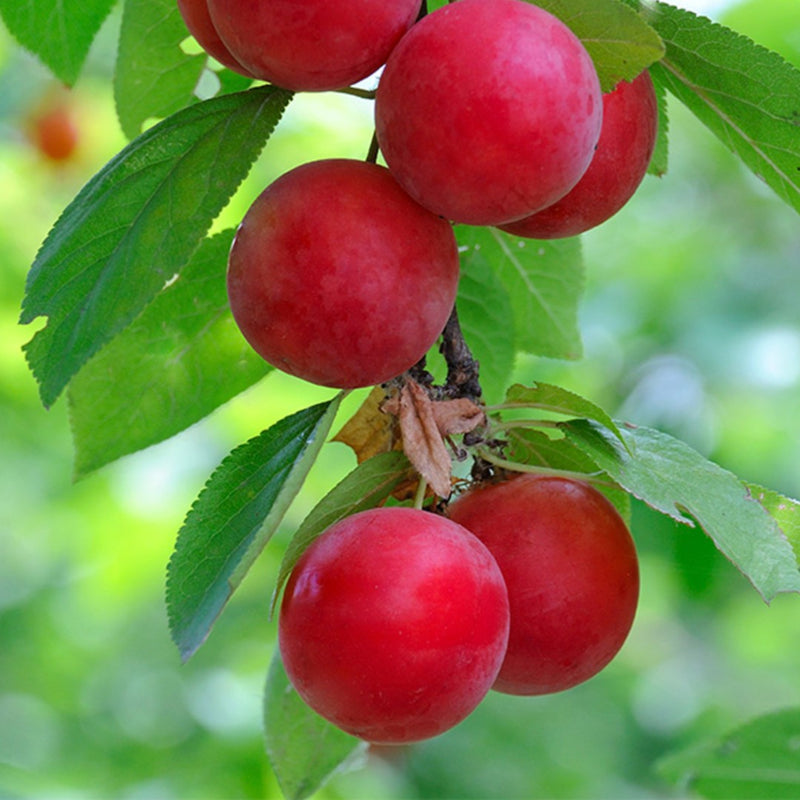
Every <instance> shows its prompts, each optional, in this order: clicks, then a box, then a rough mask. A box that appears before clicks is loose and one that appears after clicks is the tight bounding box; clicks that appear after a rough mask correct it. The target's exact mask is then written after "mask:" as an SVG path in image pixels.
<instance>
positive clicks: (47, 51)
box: [0, 0, 115, 86]
mask: <svg viewBox="0 0 800 800" xmlns="http://www.w3.org/2000/svg"><path fill="white" fill-rule="evenodd" d="M114 3H115V0H0V15H1V16H2V17H3V21H4V22H5V24H6V26H7V27H8V30H9V31H10V32H11V34H12V35H13V36H14V38H15V39H16V40H17V41H18V42H19V43H20V44H21V45H22V46H23V47H25V48H27V49H28V50H30V51H31V52H32V53H35V54H36V55H37V56H38V57H39V58H40V59H41V60H42V62H43V63H44V64H45V65H46V66H47V67H48V68H49V69H50V70H51V71H52V73H53V74H54V75H55V76H56V77H57V78H58V79H59V80H61V81H63V82H64V83H66V84H68V85H70V86H71V85H72V84H74V83H75V81H76V80H77V78H78V75H79V74H80V71H81V67H83V62H84V61H85V60H86V56H87V54H88V52H89V48H90V46H91V44H92V42H93V41H94V37H95V36H96V35H97V32H98V31H99V30H100V26H101V25H102V23H103V20H105V18H106V17H107V16H108V12H109V11H111V8H112V6H113V5H114Z"/></svg>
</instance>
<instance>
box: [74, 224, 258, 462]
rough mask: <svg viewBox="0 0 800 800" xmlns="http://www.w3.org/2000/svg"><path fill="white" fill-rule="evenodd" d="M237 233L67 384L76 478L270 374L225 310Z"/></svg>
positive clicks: (202, 256) (212, 248)
mask: <svg viewBox="0 0 800 800" xmlns="http://www.w3.org/2000/svg"><path fill="white" fill-rule="evenodd" d="M233 234H234V232H233V231H232V230H229V231H225V232H224V233H220V234H217V235H216V236H214V237H213V238H211V239H206V240H205V241H204V242H203V243H202V244H201V246H200V248H199V249H198V250H197V252H196V253H195V254H194V256H193V257H192V259H191V260H190V261H189V263H188V264H187V265H186V267H185V268H184V269H183V270H182V271H181V274H180V276H179V277H178V278H177V279H176V280H175V281H173V282H172V283H170V284H169V286H168V287H167V288H166V289H164V290H163V291H162V292H161V293H160V294H159V295H158V296H157V297H156V299H155V300H153V302H152V303H151V304H150V305H149V306H147V308H146V309H145V310H144V312H142V314H141V315H140V316H139V317H137V318H136V320H135V321H134V322H133V324H132V325H130V326H129V327H127V328H126V329H125V330H124V331H123V332H122V333H121V334H119V336H117V337H116V338H114V339H112V340H111V342H109V344H108V345H106V347H104V348H103V349H102V350H101V351H100V352H99V353H98V354H97V355H96V356H95V357H94V358H93V359H92V360H91V361H90V362H89V363H88V364H87V365H86V366H85V367H84V368H83V369H82V370H81V371H80V372H79V373H78V374H77V375H76V376H75V378H74V379H73V380H72V382H71V383H70V386H69V392H68V397H69V404H70V421H71V426H72V435H73V439H74V442H75V472H76V475H78V476H81V475H85V474H86V473H87V472H90V471H91V470H94V469H98V468H99V467H101V466H103V465H104V464H108V463H110V462H111V461H114V459H116V458H119V457H120V456H124V455H127V454H128V453H134V452H136V451H137V450H141V449H142V448H144V447H148V446H149V445H151V444H155V443H156V442H160V441H163V440H164V439H168V438H169V437H170V436H173V435H175V434H176V433H179V432H180V431H182V430H183V429H184V428H188V427H189V426H190V425H192V424H194V423H195V422H197V421H198V420H200V419H202V418H203V417H205V416H206V415H207V414H209V413H210V412H211V411H213V410H214V409H215V408H217V407H218V406H220V405H222V404H223V403H225V402H226V401H228V400H230V398H232V397H234V396H235V395H237V394H238V393H239V392H241V391H243V390H244V389H246V388H247V387H248V386H250V385H252V384H253V383H255V382H256V381H257V380H259V379H260V378H262V377H263V376H264V375H265V374H266V373H267V372H268V371H269V370H270V369H271V368H270V366H269V365H268V364H267V363H266V362H265V361H264V360H263V359H262V358H261V357H260V356H258V355H257V354H256V353H255V351H254V350H253V349H252V348H251V347H250V345H249V344H247V342H246V341H245V340H244V338H243V337H242V335H241V333H240V332H239V329H238V327H237V326H236V323H235V321H234V319H233V316H232V315H231V312H230V307H229V305H228V296H227V292H226V286H225V265H226V262H227V257H228V250H229V249H230V246H231V241H232V239H233ZM132 365H135V367H134V366H132Z"/></svg>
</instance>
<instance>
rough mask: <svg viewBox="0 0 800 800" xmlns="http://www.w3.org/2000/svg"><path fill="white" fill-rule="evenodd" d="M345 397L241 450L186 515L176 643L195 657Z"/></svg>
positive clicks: (173, 566) (172, 566)
mask: <svg viewBox="0 0 800 800" xmlns="http://www.w3.org/2000/svg"><path fill="white" fill-rule="evenodd" d="M340 401H341V395H340V396H338V397H337V398H336V399H334V400H332V401H330V402H328V403H320V404H318V405H316V406H312V407H311V408H308V409H306V410H305V411H298V412H297V413H295V414H292V416H290V417H287V418H286V419H284V420H281V421H280V422H278V423H276V424H275V425H273V426H272V427H271V428H269V429H268V430H266V431H264V432H263V433H261V434H260V435H259V436H257V437H255V438H254V439H251V440H250V441H248V442H246V443H245V444H243V445H240V446H239V447H237V448H236V449H235V450H233V452H231V453H230V455H229V456H227V458H226V459H225V460H224V461H223V462H222V463H221V464H220V465H219V467H218V468H217V469H216V470H215V471H214V473H213V474H212V476H211V477H210V478H209V481H208V483H207V484H206V486H205V488H204V489H203V491H202V492H201V493H200V495H199V496H198V498H197V500H196V502H195V503H194V505H193V506H192V508H191V510H190V511H189V513H188V514H187V516H186V521H185V522H184V523H183V527H182V528H181V530H180V532H179V533H178V541H177V542H176V544H175V552H174V553H173V555H172V558H171V559H170V562H169V567H168V570H167V609H168V612H169V623H170V629H171V631H172V636H173V639H174V640H175V643H176V644H177V645H178V649H179V650H180V652H181V656H182V657H183V658H184V660H185V659H187V658H189V657H190V656H191V655H192V653H193V652H194V651H195V650H196V649H197V648H198V647H199V646H200V645H201V644H202V643H203V642H204V641H205V639H206V637H207V636H208V633H209V631H210V629H211V626H212V625H213V624H214V621H215V620H216V618H217V617H218V616H219V613H220V612H221V611H222V608H223V607H224V605H225V603H227V602H228V598H229V597H230V596H231V594H232V593H233V592H234V591H235V589H236V588H237V587H238V586H239V584H240V583H241V582H242V579H243V578H244V576H245V574H246V573H247V570H248V569H249V568H250V567H251V566H252V564H253V562H254V561H255V559H256V558H257V556H258V555H259V553H260V552H261V551H262V550H263V548H264V546H265V545H266V543H267V542H268V541H269V539H270V537H271V536H272V534H273V533H274V532H275V529H276V528H277V526H278V524H279V523H280V521H281V519H282V518H283V515H284V513H285V512H286V509H287V508H288V507H289V504H290V503H291V502H292V500H293V499H294V497H295V496H296V494H297V492H298V491H299V490H300V487H301V485H302V483H303V481H304V480H305V477H306V475H307V474H308V470H309V469H310V468H311V465H312V464H313V463H314V459H315V458H316V456H317V454H318V453H319V450H320V448H321V447H322V445H323V444H324V442H325V436H326V434H327V433H328V431H329V430H330V426H331V424H332V422H333V417H334V415H335V413H336V410H337V408H338V406H339V402H340Z"/></svg>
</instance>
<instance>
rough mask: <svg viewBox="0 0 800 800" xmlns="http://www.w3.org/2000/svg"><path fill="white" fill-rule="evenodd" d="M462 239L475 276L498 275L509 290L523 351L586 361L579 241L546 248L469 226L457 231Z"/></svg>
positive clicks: (463, 253) (540, 243)
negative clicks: (580, 305)
mask: <svg viewBox="0 0 800 800" xmlns="http://www.w3.org/2000/svg"><path fill="white" fill-rule="evenodd" d="M456 238H457V239H458V242H459V245H460V246H461V263H462V265H464V268H465V269H466V270H467V271H468V272H470V273H472V274H481V272H482V271H483V272H489V271H494V272H495V273H496V275H497V277H498V278H499V279H500V282H501V283H502V284H503V286H504V287H505V289H506V292H507V294H508V296H509V297H510V299H511V311H512V320H511V322H512V323H513V329H514V333H513V335H514V342H515V344H516V347H517V348H518V349H520V350H525V351H527V352H529V353H533V354H535V355H540V356H548V357H551V358H579V357H580V355H581V350H582V348H581V338H580V332H579V330H578V303H579V300H580V297H581V293H582V291H583V261H582V259H581V247H580V240H579V239H578V238H572V239H554V240H553V241H547V242H544V241H537V240H532V239H520V238H518V237H516V236H512V235H511V234H509V233H504V232H503V231H500V230H497V229H496V228H483V227H478V226H475V227H468V226H465V225H458V226H456ZM505 327H506V329H508V327H509V325H508V323H506V326H505Z"/></svg>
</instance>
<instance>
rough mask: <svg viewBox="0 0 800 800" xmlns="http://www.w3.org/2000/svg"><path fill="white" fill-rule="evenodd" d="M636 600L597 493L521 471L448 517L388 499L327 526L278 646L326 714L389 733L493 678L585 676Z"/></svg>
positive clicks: (283, 619)
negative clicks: (386, 504)
mask: <svg viewBox="0 0 800 800" xmlns="http://www.w3.org/2000/svg"><path fill="white" fill-rule="evenodd" d="M638 597H639V568H638V560H637V555H636V550H635V546H634V543H633V540H632V538H631V536H630V533H629V532H628V529H627V527H626V525H625V523H624V521H623V520H622V518H621V517H620V515H619V514H618V512H617V511H616V509H615V508H614V506H613V505H612V504H611V503H610V502H609V501H608V500H607V499H606V497H605V496H604V495H602V494H601V493H600V492H598V491H597V490H596V489H594V488H592V487H591V486H590V485H589V484H587V483H583V482H581V481H576V480H572V479H565V478H560V477H549V476H547V477H545V476H541V475H531V474H526V475H520V476H518V477H513V478H511V479H509V480H504V481H500V482H497V483H489V484H486V485H483V486H476V487H474V488H471V489H469V490H467V491H466V492H465V493H463V494H462V495H461V496H460V497H459V498H458V499H457V500H455V502H453V503H451V505H450V507H449V511H448V515H447V517H445V516H441V515H438V514H435V513H431V512H428V511H421V510H416V509H410V508H403V507H384V508H379V509H373V510H371V511H362V512H360V513H357V514H354V515H352V516H349V517H346V518H344V519H343V520H340V521H339V522H337V523H334V524H333V525H332V526H331V527H330V528H328V529H327V530H326V531H325V532H324V533H323V534H322V535H321V536H320V537H319V538H318V539H316V540H315V541H314V542H313V543H312V544H311V546H310V547H309V548H308V549H307V550H306V551H305V553H304V554H303V556H302V557H301V559H300V560H299V561H298V563H297V565H296V566H295V568H294V570H293V572H292V574H291V576H290V578H289V581H288V583H287V586H286V590H285V592H284V597H283V602H282V605H281V610H280V617H279V646H280V650H281V655H282V658H283V662H284V666H285V667H286V672H287V674H288V676H289V678H290V680H291V682H292V684H293V685H294V687H295V688H296V689H297V692H298V693H299V694H300V696H301V697H302V698H303V699H304V700H305V701H306V703H308V705H309V706H311V707H312V708H313V709H314V710H315V711H317V712H318V713H319V714H320V715H321V716H323V717H325V718H326V719H328V720H330V721H331V722H333V723H334V724H335V725H337V726H339V727H340V728H342V729H343V730H345V731H347V732H349V733H352V734H353V735H355V736H359V737H361V738H363V739H366V740H367V741H370V742H376V743H382V744H400V743H406V742H412V741H417V740H420V739H425V738H428V737H431V736H436V735H438V734H440V733H443V732H444V731H446V730H448V729H449V728H451V727H453V726H454V725H456V724H457V723H458V722H460V721H461V720H463V719H464V718H465V717H466V716H468V715H469V714H470V713H471V712H472V711H473V710H474V709H475V708H476V707H477V705H478V704H479V703H480V702H481V700H483V698H484V697H485V695H486V694H487V693H488V692H489V690H490V689H494V690H496V691H499V692H504V693H507V694H513V695H541V694H548V693H552V692H558V691H562V690H564V689H568V688H571V687H573V686H575V685H577V684H579V683H582V682H583V681H586V680H588V679H589V678H591V677H593V676H594V675H595V674H597V673H598V672H599V671H600V670H601V669H603V668H604V667H605V666H606V665H607V664H608V663H609V662H610V661H611V659H612V658H613V657H614V656H615V655H616V654H617V652H618V651H619V650H620V648H621V647H622V645H623V643H624V641H625V639H626V638H627V635H628V633H629V631H630V629H631V626H632V624H633V620H634V616H635V613H636V605H637V602H638Z"/></svg>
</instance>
